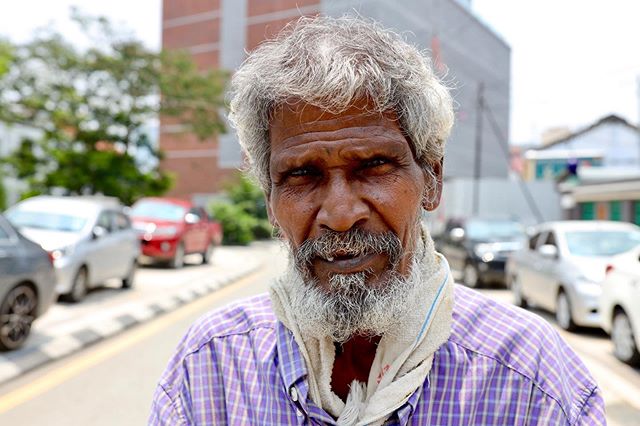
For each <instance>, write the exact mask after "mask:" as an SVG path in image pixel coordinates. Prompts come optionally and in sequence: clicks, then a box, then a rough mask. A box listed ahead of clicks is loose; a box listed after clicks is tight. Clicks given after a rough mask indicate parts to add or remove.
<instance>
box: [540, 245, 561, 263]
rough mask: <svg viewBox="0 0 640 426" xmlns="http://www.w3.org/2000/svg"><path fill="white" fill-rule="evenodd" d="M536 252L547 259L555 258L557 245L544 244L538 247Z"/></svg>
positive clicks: (556, 256)
mask: <svg viewBox="0 0 640 426" xmlns="http://www.w3.org/2000/svg"><path fill="white" fill-rule="evenodd" d="M538 253H540V254H541V255H542V256H543V257H546V258H549V259H557V258H558V247H556V246H553V245H551V244H544V245H542V246H540V247H538Z"/></svg>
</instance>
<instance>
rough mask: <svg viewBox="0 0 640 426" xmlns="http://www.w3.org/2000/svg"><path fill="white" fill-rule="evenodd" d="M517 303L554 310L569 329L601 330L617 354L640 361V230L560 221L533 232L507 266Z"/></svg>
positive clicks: (622, 225)
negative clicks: (610, 340) (639, 351)
mask: <svg viewBox="0 0 640 426" xmlns="http://www.w3.org/2000/svg"><path fill="white" fill-rule="evenodd" d="M506 277H507V283H508V285H509V287H510V288H511V291H512V292H513V295H514V300H515V303H516V304H517V305H519V306H521V307H527V306H529V305H533V306H536V307H540V308H543V309H546V310H548V311H551V312H554V313H555V316H556V321H557V323H558V325H559V326H560V327H561V328H563V329H565V330H569V331H571V330H574V329H575V328H576V327H577V326H585V327H602V328H603V329H604V330H605V331H607V332H609V333H611V335H612V340H613V344H614V354H615V355H616V357H618V358H619V359H620V360H622V361H624V362H627V363H630V364H633V363H638V362H640V354H639V353H638V348H639V347H640V340H639V339H640V335H639V332H640V228H639V227H637V226H635V225H633V224H630V223H622V222H607V221H561V222H551V223H546V224H542V225H539V226H537V227H535V228H534V229H533V232H532V235H531V236H530V237H529V239H528V244H526V245H525V246H524V247H523V248H522V250H519V251H517V252H515V253H514V254H513V255H512V256H511V257H510V258H509V260H508V262H507V264H506Z"/></svg>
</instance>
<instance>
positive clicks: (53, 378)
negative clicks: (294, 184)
mask: <svg viewBox="0 0 640 426" xmlns="http://www.w3.org/2000/svg"><path fill="white" fill-rule="evenodd" d="M258 275H260V272H254V273H252V274H251V275H249V276H247V277H245V278H242V279H241V280H239V281H238V282H237V283H234V284H232V285H230V286H227V287H224V288H222V289H220V290H218V291H215V292H213V293H212V294H210V295H208V296H205V297H204V298H202V299H199V300H196V301H195V302H192V303H190V304H188V305H185V306H182V307H180V308H178V309H177V310H175V311H173V312H170V313H167V314H165V315H163V316H161V317H159V318H157V319H156V320H153V321H151V322H149V323H147V324H142V325H140V326H139V327H136V328H134V329H132V330H129V331H128V332H126V333H125V334H123V335H121V336H117V337H116V339H115V340H114V341H113V343H111V344H109V345H108V346H105V347H104V348H101V349H97V350H96V349H94V350H93V351H91V352H89V353H87V354H86V355H84V356H81V357H80V358H79V359H78V360H76V361H74V362H73V363H72V364H71V363H67V364H65V365H64V366H61V367H60V368H58V369H56V370H53V371H51V372H49V373H47V374H45V375H44V376H42V377H40V378H38V379H36V380H34V381H33V382H30V383H27V384H25V385H23V386H22V387H20V388H18V389H16V390H14V391H11V392H9V393H8V394H6V395H4V396H2V397H0V414H2V413H4V412H7V411H9V410H11V409H12V408H14V407H16V406H18V405H20V404H23V403H25V402H27V401H29V400H31V399H33V398H35V397H37V396H38V395H41V394H43V393H44V392H46V391H48V390H49V389H52V388H54V387H56V386H58V385H59V384H61V383H63V382H65V381H67V380H69V379H71V378H72V377H74V376H76V375H78V374H80V373H82V372H83V371H85V370H87V369H89V368H91V367H93V366H94V365H97V364H99V363H100V362H102V361H104V360H106V359H108V358H110V357H112V356H114V355H116V354H118V353H119V352H121V351H123V350H124V349H126V348H128V347H130V346H132V345H134V344H136V343H138V342H140V341H141V340H144V339H146V338H147V337H150V336H152V335H154V334H156V333H158V332H159V331H160V330H162V329H163V328H166V327H168V326H169V325H171V324H172V323H174V322H176V321H178V320H180V319H182V318H185V317H187V316H189V315H191V314H193V313H195V312H196V311H198V310H200V309H202V308H204V307H205V306H206V305H209V304H211V303H214V302H216V301H217V300H218V299H222V298H224V297H226V296H229V295H230V293H232V292H233V291H236V290H238V289H240V288H243V287H246V286H248V285H249V284H251V283H252V282H253V281H254V280H255V278H256V276H258ZM114 337H115V336H114Z"/></svg>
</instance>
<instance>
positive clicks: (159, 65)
mask: <svg viewBox="0 0 640 426" xmlns="http://www.w3.org/2000/svg"><path fill="white" fill-rule="evenodd" d="M73 19H74V20H75V21H76V22H77V23H78V25H80V27H81V28H82V29H83V33H84V34H85V35H86V37H87V39H88V41H89V44H90V46H91V47H89V48H84V49H82V48H78V47H77V46H76V45H75V44H71V43H70V42H68V41H67V40H65V39H64V38H63V37H62V36H61V35H60V34H57V33H54V32H49V33H46V34H41V35H40V36H38V37H36V38H35V39H33V40H32V41H30V42H27V43H25V44H21V45H15V46H8V45H7V43H5V44H4V45H5V48H4V50H5V51H6V52H10V55H5V56H6V57H7V58H9V59H6V60H5V61H4V63H5V64H7V65H5V68H6V71H5V73H4V75H2V73H1V71H2V69H3V68H2V67H3V60H2V52H3V47H2V46H3V45H2V44H0V121H4V122H7V123H17V124H23V125H26V126H29V127H32V128H36V129H39V134H40V136H39V137H36V138H33V137H32V138H29V139H25V140H24V141H22V143H21V145H20V146H19V147H18V149H17V150H16V152H15V153H14V154H13V155H10V156H9V158H7V159H5V160H4V164H5V166H6V169H7V171H8V173H10V174H12V175H14V176H17V177H18V178H20V179H23V180H25V181H26V182H27V183H28V185H29V188H30V189H29V192H30V194H37V193H47V192H51V190H52V189H54V188H57V189H59V190H60V189H61V190H63V191H64V192H66V193H69V194H96V193H102V194H105V195H110V196H116V197H118V198H120V199H121V200H122V201H123V202H125V203H127V204H129V203H131V202H133V201H135V200H136V199H137V198H139V197H141V196H144V195H158V194H162V193H164V192H165V191H166V190H167V189H169V187H170V185H171V177H170V176H168V175H167V174H166V173H164V172H162V171H161V170H160V169H159V167H158V164H159V160H160V159H161V152H159V151H158V150H157V149H156V148H154V147H153V146H152V144H151V143H150V140H149V136H148V134H147V132H146V131H145V126H148V125H149V123H150V122H151V121H152V120H154V119H157V117H158V116H159V115H164V116H175V117H176V122H179V123H180V125H181V127H182V129H183V130H184V131H185V132H194V133H196V134H197V135H198V136H199V137H200V138H206V137H209V136H211V135H213V134H215V133H218V132H224V124H223V121H222V120H221V115H220V112H221V110H222V109H223V108H224V89H225V84H226V81H227V74H226V73H224V72H221V71H213V72H208V73H200V72H198V70H197V68H196V66H195V64H194V63H193V61H192V60H191V59H190V57H189V56H188V54H186V53H183V52H175V51H163V52H154V51H152V50H150V49H149V48H147V47H145V46H144V45H143V44H142V43H141V42H140V41H138V40H135V39H133V38H131V37H130V36H127V35H123V34H121V33H119V32H118V31H116V30H115V29H114V28H113V27H112V26H111V24H110V23H109V22H108V21H107V20H106V19H104V18H93V17H86V16H82V15H80V14H78V13H77V12H74V13H73Z"/></svg>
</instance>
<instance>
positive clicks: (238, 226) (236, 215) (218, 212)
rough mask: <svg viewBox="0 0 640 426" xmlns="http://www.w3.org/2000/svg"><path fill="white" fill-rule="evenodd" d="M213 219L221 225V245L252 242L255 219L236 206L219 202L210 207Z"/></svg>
mask: <svg viewBox="0 0 640 426" xmlns="http://www.w3.org/2000/svg"><path fill="white" fill-rule="evenodd" d="M211 212H212V213H213V217H214V218H215V219H216V220H217V221H219V222H220V223H221V224H222V229H223V232H224V237H223V240H222V243H223V244H241V245H245V244H249V243H250V242H251V241H253V239H254V238H253V229H254V227H255V226H256V222H257V219H256V218H255V217H253V216H251V215H250V214H248V213H247V212H245V211H244V210H242V208H240V207H239V206H238V205H237V204H233V203H230V202H226V201H219V202H216V203H214V204H213V205H212V206H211Z"/></svg>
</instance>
